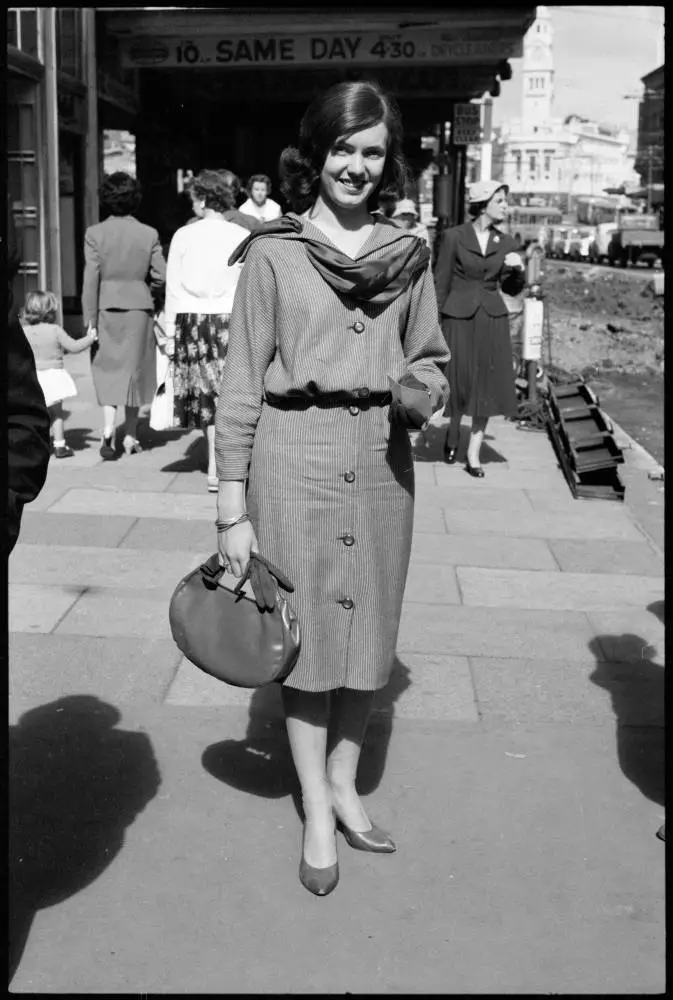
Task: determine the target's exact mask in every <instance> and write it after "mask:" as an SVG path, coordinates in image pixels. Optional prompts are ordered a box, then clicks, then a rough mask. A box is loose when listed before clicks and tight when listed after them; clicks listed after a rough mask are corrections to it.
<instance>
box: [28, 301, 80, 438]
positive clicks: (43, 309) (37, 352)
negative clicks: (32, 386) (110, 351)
mask: <svg viewBox="0 0 673 1000" xmlns="http://www.w3.org/2000/svg"><path fill="white" fill-rule="evenodd" d="M57 311H58V300H57V298H56V296H55V295H54V293H53V292H29V293H28V295H27V296H26V301H25V303H24V307H23V311H22V314H21V322H22V326H23V332H24V333H25V335H26V339H27V341H28V343H29V344H30V346H31V348H32V351H33V355H34V357H35V367H36V370H37V380H38V382H39V383H40V386H41V388H42V392H43V393H44V401H45V403H46V404H47V407H48V409H49V420H50V423H51V438H52V444H53V448H54V456H55V457H56V458H70V457H71V456H72V455H73V454H74V452H73V450H72V448H69V447H68V445H67V443H66V440H65V425H64V415H63V400H64V399H70V398H71V397H72V396H76V395H77V387H76V385H75V383H74V381H73V379H72V376H71V375H70V374H69V373H68V372H67V371H66V370H65V366H64V364H63V355H64V354H65V353H66V352H68V353H70V354H80V353H81V352H82V351H85V350H86V349H87V348H88V347H91V346H92V344H94V343H95V342H96V340H97V336H96V332H95V331H90V332H89V333H87V334H85V336H84V337H80V338H79V340H75V339H74V337H71V336H70V335H69V334H67V333H66V332H65V330H64V329H63V328H62V327H60V326H59V325H58V323H57V322H56V315H57Z"/></svg>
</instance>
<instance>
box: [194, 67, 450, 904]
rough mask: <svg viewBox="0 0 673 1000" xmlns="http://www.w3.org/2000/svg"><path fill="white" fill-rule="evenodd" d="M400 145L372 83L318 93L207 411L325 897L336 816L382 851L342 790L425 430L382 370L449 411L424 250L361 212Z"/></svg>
mask: <svg viewBox="0 0 673 1000" xmlns="http://www.w3.org/2000/svg"><path fill="white" fill-rule="evenodd" d="M401 143H402V137H401V123H400V118H399V112H398V110H397V108H396V107H395V105H394V104H393V102H392V101H391V100H390V99H389V98H388V97H387V96H386V95H385V94H383V93H382V92H381V90H380V89H379V88H378V87H377V86H376V85H375V84H372V83H367V82H360V81H353V82H345V83H339V84H337V85H336V86H334V87H332V88H330V90H328V91H327V92H326V93H325V94H323V95H321V96H318V97H316V98H315V99H314V101H313V103H312V104H311V105H310V107H309V108H308V110H307V111H306V114H305V115H304V118H303V120H302V124H301V129H300V142H299V148H298V149H295V148H293V147H290V148H288V149H286V150H285V151H284V152H283V154H282V156H281V177H282V184H281V190H282V192H283V195H284V196H285V197H286V199H287V201H288V202H289V203H290V204H291V205H292V207H293V209H294V210H295V211H293V212H290V213H288V214H287V215H285V216H283V217H282V218H281V219H279V220H277V221H275V222H269V223H266V224H265V225H264V226H263V227H262V229H261V230H260V231H259V232H257V233H252V234H251V235H250V236H249V237H248V239H247V240H246V243H245V244H244V245H243V247H241V248H239V250H238V251H237V252H236V254H235V255H234V258H233V260H244V261H245V263H244V266H243V272H242V275H241V279H240V281H239V285H238V289H237V292H236V298H235V301H234V307H233V311H232V315H231V326H230V340H229V353H228V356H227V363H226V366H225V371H224V377H223V380H222V388H221V393H220V398H219V402H218V409H217V418H216V441H215V448H216V457H217V472H218V476H219V496H218V515H219V519H220V522H229V523H228V524H223V523H220V525H219V529H220V532H221V533H220V535H219V546H220V556H221V559H222V562H223V565H225V567H226V566H228V567H230V568H231V570H232V572H233V574H234V575H235V576H237V577H240V576H241V575H242V574H243V573H244V572H245V570H246V568H247V566H248V562H249V559H250V554H251V552H257V551H259V552H260V554H261V555H263V556H266V557H267V558H268V559H270V560H271V561H272V562H273V563H274V564H275V565H276V566H278V567H279V568H281V569H282V570H283V571H284V572H286V573H287V575H288V576H289V578H290V580H291V581H292V582H293V584H294V587H295V589H294V592H293V593H292V596H291V602H292V604H293V606H294V608H295V610H296V612H297V615H298V618H299V623H300V629H301V651H300V653H299V657H298V659H297V663H296V665H295V667H294V669H293V670H292V671H291V673H290V674H289V675H288V676H287V677H286V678H285V680H284V681H283V685H282V693H283V703H284V708H285V714H286V720H287V730H288V736H289V741H290V747H291V751H292V756H293V760H294V764H295V767H296V770H297V775H298V778H299V782H300V785H301V792H302V801H303V807H304V818H305V823H304V836H303V847H302V855H301V862H300V867H299V878H300V881H301V883H302V885H304V886H305V888H307V889H308V890H309V891H310V892H313V893H315V894H316V895H320V896H324V895H326V894H327V893H329V892H331V890H332V889H334V887H335V886H336V884H337V881H338V865H337V854H336V840H335V818H336V822H337V823H338V825H339V828H340V830H341V831H342V833H343V834H344V836H345V838H346V840H347V842H348V843H349V844H350V846H351V847H354V848H357V849H359V850H365V851H374V852H377V853H389V852H391V851H394V850H395V845H394V843H393V841H392V839H391V837H390V836H389V834H387V833H385V832H384V831H383V830H381V829H379V828H378V827H377V826H375V825H374V824H373V823H372V822H371V821H370V819H369V817H368V815H367V813H366V811H365V809H364V806H363V804H362V802H361V801H360V798H359V797H358V795H357V792H356V788H355V775H356V771H357V766H358V761H359V757H360V750H361V747H362V742H363V739H364V735H365V730H366V727H367V722H368V719H369V714H370V711H371V707H372V702H373V698H374V693H375V691H376V690H378V689H380V688H382V687H384V686H385V685H386V684H387V683H388V680H389V678H390V674H391V670H392V667H393V663H394V659H395V648H396V642H397V633H398V627H399V621H400V614H401V608H402V597H403V594H404V586H405V582H406V575H407V568H408V564H409V555H410V549H411V533H412V526H413V509H414V470H413V461H412V456H411V448H410V443H409V434H408V429H409V428H410V427H419V426H422V425H423V422H424V420H423V419H422V418H421V419H418V414H416V413H415V412H414V411H413V410H412V409H409V408H404V407H402V406H401V405H399V404H398V403H397V401H396V400H395V401H393V400H392V399H391V394H390V382H389V378H390V379H392V380H394V381H396V382H400V381H403V384H404V385H406V386H408V387H409V388H410V389H412V390H414V391H415V392H416V394H417V396H418V398H422V399H423V400H424V403H425V407H426V410H427V413H428V415H429V413H430V411H431V410H432V409H437V407H439V406H441V405H443V403H444V401H445V390H446V380H445V378H444V375H443V373H442V368H443V366H444V364H445V363H446V361H447V360H448V351H447V349H446V345H445V343H444V340H443V338H442V335H441V331H440V328H439V322H438V315H437V306H436V302H435V291H434V283H433V279H432V273H431V270H430V253H429V251H428V249H427V247H426V246H425V245H424V243H423V242H422V241H421V240H420V239H418V238H417V237H415V236H413V235H411V234H409V233H407V232H405V231H403V230H401V229H399V228H398V227H397V226H396V225H394V224H393V223H392V222H389V221H388V220H387V219H385V218H384V217H383V216H382V215H381V214H378V215H374V214H373V213H372V209H373V208H374V206H375V204H376V197H377V192H378V191H379V190H380V189H384V190H385V189H386V188H390V189H393V190H395V191H397V194H398V196H399V193H400V192H401V191H402V190H403V187H404V180H405V164H404V159H403V157H402V153H401V148H402V145H401ZM199 225H200V223H199V224H195V225H194V226H193V227H192V228H194V229H198V226H199ZM410 395H413V392H410ZM246 486H247V489H246ZM223 528H224V529H225V530H221V529H223Z"/></svg>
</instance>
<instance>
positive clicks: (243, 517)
mask: <svg viewBox="0 0 673 1000" xmlns="http://www.w3.org/2000/svg"><path fill="white" fill-rule="evenodd" d="M249 520H250V515H249V514H248V513H247V511H244V512H243V513H242V514H239V515H238V517H230V518H228V519H227V520H225V521H220V519H219V518H218V519H217V520H216V521H215V527H216V528H217V531H218V534H221V533H222V532H223V531H229V528H233V527H234V526H235V525H237V524H243V523H244V522H245V521H249Z"/></svg>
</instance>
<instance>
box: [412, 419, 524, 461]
mask: <svg viewBox="0 0 673 1000" xmlns="http://www.w3.org/2000/svg"><path fill="white" fill-rule="evenodd" d="M446 429H447V428H446V425H445V424H440V425H437V424H430V425H429V426H428V427H426V429H425V430H424V431H421V432H420V434H418V435H416V437H415V440H414V443H413V445H412V453H413V456H414V461H415V462H443V461H444V442H445V441H446ZM469 438H470V425H469V424H466V423H463V424H461V426H460V436H459V439H458V448H457V454H456V462H457V464H458V466H460V465H461V464H464V463H465V461H466V459H467V443H468V441H469ZM493 440H494V438H493V435H492V434H485V435H484V441H483V444H482V446H481V452H480V460H481V464H482V465H490V464H491V463H493V462H506V461H507V459H506V458H505V456H504V455H501V454H500V452H499V451H497V450H496V449H495V448H493V447H492V446H491V445H489V444H488V443H487V442H488V441H493Z"/></svg>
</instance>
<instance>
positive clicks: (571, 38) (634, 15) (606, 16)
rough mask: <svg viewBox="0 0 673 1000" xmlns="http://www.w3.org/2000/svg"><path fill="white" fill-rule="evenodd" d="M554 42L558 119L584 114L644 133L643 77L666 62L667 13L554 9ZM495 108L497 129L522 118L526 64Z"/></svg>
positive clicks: (517, 65) (515, 70)
mask: <svg viewBox="0 0 673 1000" xmlns="http://www.w3.org/2000/svg"><path fill="white" fill-rule="evenodd" d="M549 11H550V14H551V19H552V31H553V40H554V48H553V52H554V71H555V75H554V108H553V114H554V117H555V118H565V117H566V115H569V114H573V113H574V114H580V115H583V116H584V117H586V118H590V119H591V120H593V121H597V122H600V123H601V124H604V125H614V126H617V127H624V128H627V129H628V130H629V131H630V132H631V133H633V134H634V136H635V133H636V131H637V127H638V101H637V100H624V97H625V96H626V95H627V94H632V95H638V96H640V94H641V93H642V90H643V85H642V83H641V77H643V76H644V75H645V74H646V73H650V72H651V71H652V70H653V69H656V68H657V67H658V66H661V65H662V63H663V61H664V42H663V36H664V28H663V24H664V7H663V5H661V6H652V7H633V6H613V5H610V6H607V5H606V6H602V7H594V6H588V5H582V4H577V5H570V4H566V5H563V6H559V7H555V6H551V5H550V6H549ZM510 63H511V66H512V79H511V80H508V81H506V82H504V83H502V84H501V92H500V96H499V97H498V99H497V100H495V101H494V102H493V123H494V124H495V125H498V124H500V123H501V122H503V121H506V120H508V119H509V118H517V117H518V116H519V115H520V113H521V64H522V60H521V59H511V60H510Z"/></svg>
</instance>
